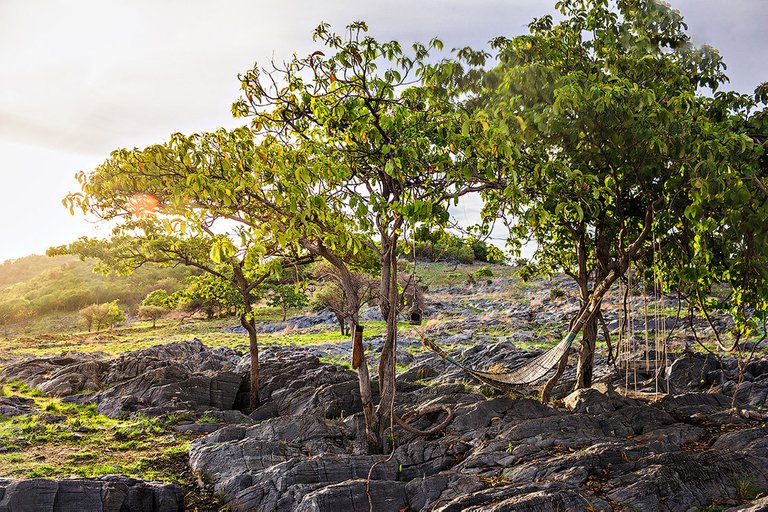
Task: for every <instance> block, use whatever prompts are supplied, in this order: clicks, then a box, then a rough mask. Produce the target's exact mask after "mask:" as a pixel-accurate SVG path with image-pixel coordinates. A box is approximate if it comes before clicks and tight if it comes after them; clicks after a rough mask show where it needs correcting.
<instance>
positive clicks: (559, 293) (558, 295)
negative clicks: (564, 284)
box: [549, 287, 565, 300]
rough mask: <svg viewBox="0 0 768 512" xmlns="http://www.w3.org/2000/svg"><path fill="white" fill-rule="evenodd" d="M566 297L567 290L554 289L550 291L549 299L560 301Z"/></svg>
mask: <svg viewBox="0 0 768 512" xmlns="http://www.w3.org/2000/svg"><path fill="white" fill-rule="evenodd" d="M563 297H565V290H563V289H562V288H558V287H554V288H552V289H551V290H549V298H550V299H552V300H558V299H562V298H563Z"/></svg>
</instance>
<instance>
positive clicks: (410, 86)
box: [233, 22, 471, 451]
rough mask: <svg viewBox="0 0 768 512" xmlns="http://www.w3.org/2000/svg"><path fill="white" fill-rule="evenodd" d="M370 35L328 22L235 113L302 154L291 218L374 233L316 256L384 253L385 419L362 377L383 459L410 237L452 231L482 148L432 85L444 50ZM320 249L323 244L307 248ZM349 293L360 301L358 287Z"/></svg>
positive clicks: (285, 178) (285, 182) (252, 80)
mask: <svg viewBox="0 0 768 512" xmlns="http://www.w3.org/2000/svg"><path fill="white" fill-rule="evenodd" d="M367 30H368V28H367V26H366V25H365V23H362V22H358V23H353V24H351V25H349V26H348V27H347V33H346V34H347V35H346V36H345V37H343V36H339V35H337V34H335V33H333V32H332V31H331V30H330V28H329V26H328V25H321V26H319V27H318V29H317V30H316V31H315V33H314V39H315V40H316V41H319V42H320V44H321V45H322V46H321V48H322V49H318V50H317V51H315V52H313V53H312V54H311V55H309V56H307V57H303V58H302V57H294V58H293V59H292V60H291V61H290V62H288V63H287V64H286V65H284V66H279V67H276V66H272V67H260V68H254V69H253V70H251V71H248V72H247V73H245V74H244V75H243V76H242V77H241V79H242V87H243V93H244V95H243V98H242V99H241V100H240V101H238V102H237V103H235V105H233V112H234V113H235V114H236V115H240V116H249V117H251V118H252V127H253V129H254V130H255V131H259V132H260V133H261V134H262V135H263V136H264V137H265V140H269V139H270V138H273V139H275V141H276V142H277V143H279V144H280V145H281V146H282V147H284V148H291V149H292V150H293V151H292V156H293V157H294V160H293V161H292V165H286V166H277V169H276V171H275V172H276V173H282V176H277V177H275V178H274V179H275V180H279V181H280V183H281V186H282V187H285V190H287V191H288V192H287V194H286V195H287V196H288V197H290V198H293V199H290V200H289V202H288V204H286V208H287V209H298V208H302V207H306V206H309V207H310V209H309V212H310V214H311V216H313V217H318V216H319V217H320V218H321V219H322V220H323V221H329V220H330V219H333V221H332V223H333V224H335V223H337V222H339V220H341V221H342V222H344V223H345V224H347V225H349V226H350V227H349V228H347V229H348V231H352V232H354V233H363V234H367V236H368V238H367V239H366V238H362V239H356V238H355V237H342V238H340V237H339V236H338V234H337V232H338V231H337V230H336V229H330V230H329V232H328V235H325V234H324V233H322V232H320V233H317V232H316V233H315V235H318V238H319V240H320V241H321V242H322V245H323V247H324V248H325V249H327V250H323V249H321V248H320V247H317V245H315V248H316V249H320V250H318V251H317V252H315V254H318V255H319V256H322V257H324V258H326V259H328V261H329V262H330V263H332V264H334V265H335V266H337V268H340V269H341V268H343V265H342V264H343V261H341V262H340V261H339V260H340V259H343V258H339V249H340V248H344V245H342V243H343V242H344V240H346V243H347V246H346V248H347V249H349V250H351V251H352V252H354V251H356V250H359V247H357V244H358V243H362V244H364V245H366V246H367V248H368V249H369V250H371V251H372V252H373V253H375V254H376V255H377V258H378V263H379V266H380V268H381V280H380V291H379V301H380V304H379V305H380V309H381V311H382V314H383V316H384V318H385V319H386V322H387V329H386V334H385V337H384V346H383V349H382V353H381V357H380V359H379V366H378V374H379V383H380V384H379V385H380V390H381V400H380V402H379V404H378V406H377V407H376V409H375V411H374V410H373V405H372V403H371V402H370V401H369V400H368V397H370V393H369V390H368V389H366V388H369V384H368V385H366V383H365V381H366V378H367V375H368V373H367V363H366V362H365V361H364V363H363V364H362V365H361V366H360V367H359V370H358V371H359V377H360V382H361V394H362V396H363V402H364V412H365V417H366V426H367V436H368V441H369V443H368V444H369V449H370V450H372V451H381V450H382V449H386V442H385V440H386V431H387V429H389V428H390V426H391V423H392V421H393V418H392V410H393V405H394V397H395V349H396V344H397V315H398V309H399V308H398V304H400V301H401V297H400V296H399V295H400V290H399V287H398V265H397V255H398V246H399V244H400V241H401V236H402V232H403V230H404V229H415V228H416V227H417V224H418V223H419V222H423V221H430V222H434V223H436V224H439V223H444V222H445V221H446V220H447V217H448V214H447V208H446V204H445V203H446V202H447V201H448V199H450V198H453V197H455V196H457V195H459V194H461V193H465V192H468V191H469V190H470V189H469V188H462V187H461V184H462V183H463V181H464V179H465V173H464V172H463V171H464V167H465V166H464V163H465V160H466V159H467V158H466V155H465V153H464V152H463V149H464V148H465V147H468V146H470V145H471V141H469V140H468V139H467V138H466V137H464V136H463V135H462V133H461V130H460V127H457V125H456V120H457V119H458V114H457V111H456V109H455V108H454V106H453V105H452V104H451V103H450V102H448V101H446V98H445V97H443V96H441V95H440V91H439V90H437V89H435V88H433V87H431V85H430V83H429V80H430V77H429V73H430V72H431V69H432V68H431V67H430V66H428V65H427V59H428V57H429V51H430V50H432V49H438V50H439V49H440V48H441V47H442V45H441V43H440V41H438V40H432V41H431V42H430V43H429V45H428V46H425V45H421V44H418V43H417V44H414V45H413V47H412V51H411V52H407V51H404V50H403V48H402V47H401V45H400V44H399V43H398V42H397V41H390V42H381V41H377V40H376V39H374V38H372V37H370V36H368V35H366V32H367ZM307 191H312V194H311V195H309V196H308V195H307ZM308 203H309V204H308ZM307 225H308V224H307V223H305V224H304V226H305V227H304V229H306V226H307ZM309 225H310V226H311V228H309V229H310V230H312V231H316V230H317V229H322V228H321V225H322V221H321V222H319V223H318V222H316V221H314V220H309ZM372 240H375V243H373V242H372ZM313 243H314V244H316V243H317V238H316V239H315V241H313V242H310V244H308V245H312V244H313ZM305 247H307V245H305ZM345 291H347V296H348V297H352V295H353V291H352V290H351V285H350V290H345ZM355 310H356V308H355V307H354V306H352V307H350V311H355Z"/></svg>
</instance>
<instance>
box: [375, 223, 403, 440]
mask: <svg viewBox="0 0 768 512" xmlns="http://www.w3.org/2000/svg"><path fill="white" fill-rule="evenodd" d="M395 245H396V244H395V241H394V239H384V238H382V256H383V258H382V263H383V265H382V268H381V303H380V306H381V313H382V316H384V318H385V319H386V322H387V329H386V333H385V335H384V346H383V347H382V349H381V357H380V358H379V389H380V391H381V399H380V401H379V406H378V407H377V409H376V417H377V421H378V423H379V424H378V429H379V438H380V439H381V440H382V441H383V442H384V446H382V449H383V450H384V452H387V448H388V447H387V446H386V442H387V435H386V433H387V429H389V428H390V427H391V426H392V423H393V418H392V413H393V407H394V402H395V351H396V348H397V304H398V298H399V297H398V294H399V291H398V287H397V255H396V253H395ZM392 444H393V443H392Z"/></svg>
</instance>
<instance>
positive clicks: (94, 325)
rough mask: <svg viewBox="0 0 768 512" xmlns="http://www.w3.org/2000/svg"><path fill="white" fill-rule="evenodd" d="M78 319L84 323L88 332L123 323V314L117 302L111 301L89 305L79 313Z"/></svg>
mask: <svg viewBox="0 0 768 512" xmlns="http://www.w3.org/2000/svg"><path fill="white" fill-rule="evenodd" d="M79 315H80V317H81V318H82V319H83V321H84V322H85V324H86V326H87V328H88V332H90V331H91V329H93V330H96V331H98V330H100V329H104V328H112V326H113V325H115V324H116V323H119V322H123V321H125V314H124V313H123V311H122V310H121V309H120V306H119V305H118V301H116V300H113V301H111V302H107V303H105V304H91V305H90V306H87V307H85V308H83V309H81V310H80V311H79Z"/></svg>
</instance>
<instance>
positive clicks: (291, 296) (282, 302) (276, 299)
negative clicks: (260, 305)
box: [266, 284, 309, 322]
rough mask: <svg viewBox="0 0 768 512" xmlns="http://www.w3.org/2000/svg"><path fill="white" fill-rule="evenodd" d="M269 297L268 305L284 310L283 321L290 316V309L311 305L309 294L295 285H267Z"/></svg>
mask: <svg viewBox="0 0 768 512" xmlns="http://www.w3.org/2000/svg"><path fill="white" fill-rule="evenodd" d="M266 289H267V293H268V296H269V299H268V301H267V305H268V306H270V307H273V308H280V309H281V310H282V312H283V322H285V319H286V318H287V316H288V310H289V309H299V308H303V307H306V306H308V305H309V299H307V294H306V293H304V291H303V290H300V289H298V288H297V287H296V286H295V285H290V284H275V285H267V287H266Z"/></svg>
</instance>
